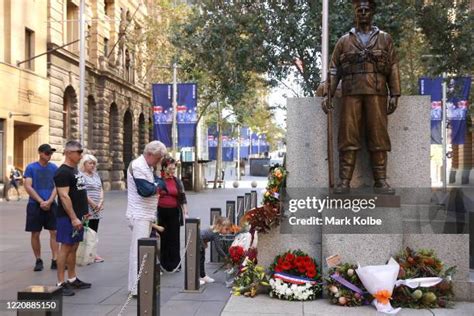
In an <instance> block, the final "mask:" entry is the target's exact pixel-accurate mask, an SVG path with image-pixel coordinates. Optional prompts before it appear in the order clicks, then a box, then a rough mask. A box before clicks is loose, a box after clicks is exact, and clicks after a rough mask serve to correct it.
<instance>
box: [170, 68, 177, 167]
mask: <svg viewBox="0 0 474 316" xmlns="http://www.w3.org/2000/svg"><path fill="white" fill-rule="evenodd" d="M172 68H173V100H172V105H173V125H172V127H171V139H172V147H171V148H172V149H171V150H172V152H173V156H174V158H175V159H177V157H176V155H177V149H178V124H177V123H178V122H177V110H178V82H177V79H176V76H177V74H176V72H177V65H176V62H174V63H173V66H172Z"/></svg>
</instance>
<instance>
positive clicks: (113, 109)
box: [109, 103, 119, 163]
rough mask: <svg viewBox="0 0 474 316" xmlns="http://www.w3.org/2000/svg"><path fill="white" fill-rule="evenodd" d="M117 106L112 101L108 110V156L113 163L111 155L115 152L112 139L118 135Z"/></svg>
mask: <svg viewBox="0 0 474 316" xmlns="http://www.w3.org/2000/svg"><path fill="white" fill-rule="evenodd" d="M118 120H119V117H118V108H117V104H115V103H112V104H111V105H110V111H109V145H110V156H111V157H112V163H113V157H114V153H115V148H114V145H113V144H114V141H113V140H114V139H115V138H116V137H117V136H118V134H119V130H118Z"/></svg>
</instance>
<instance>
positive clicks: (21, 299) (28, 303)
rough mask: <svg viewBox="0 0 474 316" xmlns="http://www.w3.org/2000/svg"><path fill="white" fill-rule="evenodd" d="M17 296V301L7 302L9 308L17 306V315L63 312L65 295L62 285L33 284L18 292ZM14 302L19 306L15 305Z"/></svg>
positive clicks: (49, 315)
mask: <svg viewBox="0 0 474 316" xmlns="http://www.w3.org/2000/svg"><path fill="white" fill-rule="evenodd" d="M17 298H18V300H17V301H15V302H8V303H7V309H12V308H14V307H17V308H14V309H16V310H17V315H21V316H23V315H25V316H26V315H38V316H41V315H44V316H53V315H58V316H59V315H62V314H63V295H62V289H61V288H60V287H57V286H44V285H32V286H29V287H27V288H26V289H24V290H23V291H20V292H18V293H17ZM14 304H16V305H17V306H13V305H14ZM8 305H12V306H8ZM33 305H34V306H33ZM12 311H13V309H12Z"/></svg>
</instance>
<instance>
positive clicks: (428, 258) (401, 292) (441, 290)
mask: <svg viewBox="0 0 474 316" xmlns="http://www.w3.org/2000/svg"><path fill="white" fill-rule="evenodd" d="M395 260H396V261H397V262H398V263H399V264H400V271H399V274H398V278H399V279H402V280H406V279H412V278H418V279H420V278H421V279H422V280H430V279H433V278H434V279H436V278H441V279H442V281H441V282H439V283H438V284H435V285H434V286H429V287H418V288H415V289H412V288H410V287H409V286H407V285H401V286H399V287H397V288H395V291H394V293H393V305H394V306H396V307H407V308H436V307H449V306H451V305H452V300H453V298H454V293H453V284H452V282H451V278H452V276H453V275H454V273H455V272H456V267H449V268H445V265H444V264H443V262H442V261H441V260H440V259H439V258H438V257H436V254H435V253H434V251H433V250H427V249H420V250H418V251H414V250H412V249H410V248H406V249H405V250H403V251H401V252H400V253H399V254H398V255H397V256H396V257H395Z"/></svg>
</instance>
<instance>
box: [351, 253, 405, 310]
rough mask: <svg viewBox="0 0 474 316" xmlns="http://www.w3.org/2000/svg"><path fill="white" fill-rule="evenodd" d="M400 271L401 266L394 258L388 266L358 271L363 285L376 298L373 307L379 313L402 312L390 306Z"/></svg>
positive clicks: (369, 267) (359, 268)
mask: <svg viewBox="0 0 474 316" xmlns="http://www.w3.org/2000/svg"><path fill="white" fill-rule="evenodd" d="M398 270H399V265H398V263H397V262H396V261H395V260H394V259H393V258H390V260H389V262H388V264H385V265H378V266H365V267H360V266H359V267H358V268H357V269H356V272H357V275H358V276H359V278H360V280H361V282H362V284H363V285H364V286H365V288H366V289H367V291H368V292H369V293H370V294H371V295H372V296H373V297H374V300H373V301H372V305H374V306H375V308H376V309H377V311H379V312H382V313H387V314H396V313H398V312H399V311H400V308H397V309H394V308H393V307H392V305H391V304H390V300H391V299H392V293H393V288H394V287H395V282H396V280H397V276H398Z"/></svg>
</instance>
